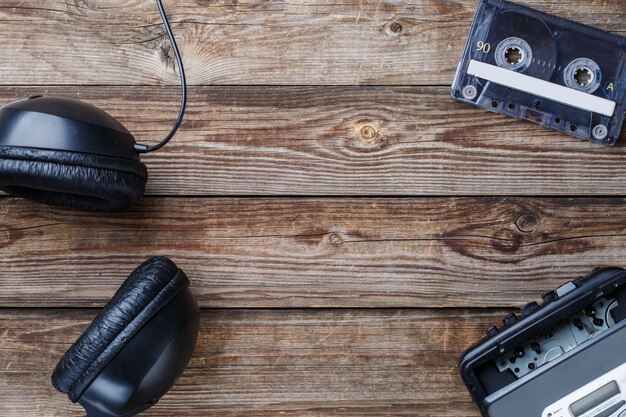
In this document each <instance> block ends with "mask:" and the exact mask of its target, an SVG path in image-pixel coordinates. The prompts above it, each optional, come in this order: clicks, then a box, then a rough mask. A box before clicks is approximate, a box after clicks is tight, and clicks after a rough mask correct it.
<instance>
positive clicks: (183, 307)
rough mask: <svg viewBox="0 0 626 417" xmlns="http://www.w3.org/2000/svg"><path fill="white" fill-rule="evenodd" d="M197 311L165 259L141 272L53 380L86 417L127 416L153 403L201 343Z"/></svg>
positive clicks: (154, 260)
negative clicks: (83, 410) (198, 340)
mask: <svg viewBox="0 0 626 417" xmlns="http://www.w3.org/2000/svg"><path fill="white" fill-rule="evenodd" d="M198 325H199V309H198V304H197V303H196V300H195V299H194V296H193V294H192V293H191V291H190V290H189V280H188V279H187V276H186V275H185V273H184V272H183V271H182V270H180V269H178V267H177V266H176V265H175V264H174V263H173V262H172V261H170V260H169V259H167V258H163V257H156V258H152V259H150V260H148V261H146V262H144V263H143V264H142V265H141V266H139V267H138V268H137V269H136V270H135V271H134V272H133V273H132V274H131V275H130V277H129V278H128V279H127V280H126V281H125V282H124V284H123V285H122V287H121V288H120V289H119V291H118V292H117V293H116V294H115V296H114V297H113V298H112V299H111V301H109V303H108V304H107V305H106V307H104V309H103V310H102V311H101V312H100V314H99V315H98V316H97V317H96V319H95V320H94V321H93V323H91V325H90V326H89V327H88V328H87V330H85V332H84V333H83V335H82V336H81V337H80V338H79V339H78V340H77V341H76V343H74V345H73V346H72V347H71V348H70V349H69V350H68V351H67V352H66V353H65V355H63V358H62V359H61V361H60V362H59V364H58V365H57V366H56V369H55V370H54V373H53V375H52V384H53V385H54V387H55V388H56V389H58V390H59V391H61V392H63V393H65V394H67V395H68V397H69V398H70V400H71V401H72V402H75V403H79V404H80V405H82V406H83V408H85V410H86V411H87V416H86V417H130V416H134V415H136V414H138V413H140V412H142V411H144V410H146V409H148V408H150V407H152V406H153V405H154V404H156V403H157V401H158V400H159V399H160V398H161V397H162V396H163V395H165V393H166V392H167V391H168V390H169V389H170V388H171V387H172V385H174V382H175V381H176V379H177V378H178V377H179V376H180V375H181V374H182V373H183V371H184V369H185V367H186V366H187V364H188V362H189V360H190V359H191V355H192V353H193V350H194V348H195V345H196V340H197V337H198Z"/></svg>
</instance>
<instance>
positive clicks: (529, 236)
mask: <svg viewBox="0 0 626 417" xmlns="http://www.w3.org/2000/svg"><path fill="white" fill-rule="evenodd" d="M0 246H1V248H2V249H1V250H2V257H1V259H0V306H15V307H23V306H34V307H41V306H68V307H77V306H98V305H102V303H103V302H104V301H105V300H107V299H108V298H109V297H110V296H111V295H112V293H113V292H114V291H115V290H116V289H117V287H118V286H119V285H120V283H121V282H122V280H123V279H124V278H125V277H126V276H127V275H128V274H129V273H130V271H131V270H132V269H133V268H134V267H136V266H137V265H138V264H139V263H140V262H141V261H143V260H145V259H147V258H148V257H150V256H154V255H168V256H170V257H172V258H173V259H174V260H175V261H176V262H177V263H178V264H179V265H180V266H181V267H182V268H183V269H184V270H185V271H186V272H187V274H188V275H189V277H190V278H191V280H192V281H193V284H194V292H195V293H196V295H197V296H198V298H199V301H200V304H201V305H203V306H205V307H262V306H265V307H319V306H326V307H350V306H352V307H466V306H470V307H483V306H490V307H498V306H512V305H522V304H524V303H525V302H527V301H530V300H532V299H537V298H539V297H540V294H542V293H543V292H545V291H547V290H551V289H553V288H556V287H557V286H559V285H560V284H562V283H563V282H564V281H566V280H569V279H572V278H575V277H577V276H579V275H584V274H588V273H590V272H591V270H592V269H593V268H595V267H601V266H612V265H614V266H626V264H625V261H624V260H625V259H626V204H624V200H623V199H524V198H509V199H496V198H485V199H480V198H478V199H476V198H461V199H252V200H251V199H201V198H198V199H171V198H170V199H168V198H165V199H163V198H150V199H147V200H146V201H144V202H143V203H142V204H141V205H140V206H139V207H138V208H136V209H134V210H132V211H129V212H126V213H122V214H110V215H99V214H89V213H79V212H68V211H67V210H57V209H51V208H49V207H44V206H39V205H36V204H31V203H28V202H24V201H22V200H19V199H12V198H5V199H2V200H0Z"/></svg>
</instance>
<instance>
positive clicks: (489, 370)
mask: <svg viewBox="0 0 626 417" xmlns="http://www.w3.org/2000/svg"><path fill="white" fill-rule="evenodd" d="M503 323H504V326H503V327H502V328H500V329H498V328H497V327H496V326H493V327H491V328H489V329H488V330H487V335H488V337H487V338H486V339H485V340H483V341H482V342H480V343H479V344H477V345H475V346H474V347H472V348H470V349H469V350H468V351H467V352H466V353H465V355H464V356H463V358H462V360H461V365H460V368H461V376H462V378H463V381H464V382H465V385H466V387H467V389H468V391H469V392H470V394H471V396H472V399H473V400H474V402H475V403H476V404H477V406H478V408H479V409H480V411H481V412H482V414H483V416H485V417H626V270H624V269H621V268H607V269H601V270H598V271H596V272H594V273H593V274H592V275H590V276H588V277H586V278H582V279H578V280H575V281H572V282H568V283H567V284H565V285H563V286H561V287H560V288H558V289H557V290H555V291H551V292H548V293H546V294H545V295H544V296H543V302H542V303H541V305H540V304H539V303H537V302H532V303H530V304H527V305H526V306H524V307H523V308H522V309H521V311H520V312H519V314H515V313H513V314H510V315H508V316H507V317H505V318H504V320H503Z"/></svg>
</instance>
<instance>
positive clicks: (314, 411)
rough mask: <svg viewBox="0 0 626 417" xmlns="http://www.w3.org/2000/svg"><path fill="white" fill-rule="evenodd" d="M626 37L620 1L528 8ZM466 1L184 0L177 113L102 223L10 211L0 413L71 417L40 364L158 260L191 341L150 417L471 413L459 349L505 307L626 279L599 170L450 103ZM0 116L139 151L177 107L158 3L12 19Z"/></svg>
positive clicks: (87, 216) (553, 142) (22, 3)
mask: <svg viewBox="0 0 626 417" xmlns="http://www.w3.org/2000/svg"><path fill="white" fill-rule="evenodd" d="M519 2H520V3H523V4H526V5H529V6H532V7H536V8H539V9H541V10H544V11H547V12H551V13H555V14H558V15H562V16H564V17H568V18H572V19H576V20H579V21H582V22H584V23H588V24H592V25H596V26H599V27H600V28H603V29H607V30H611V31H614V32H618V33H622V34H626V25H625V24H624V22H626V3H624V1H623V0H606V1H603V2H593V3H592V2H587V3H588V4H585V2H580V1H577V0H548V1H540V0H519ZM475 5H476V4H475V1H474V0H413V1H391V0H380V1H378V0H377V1H367V0H363V1H356V0H348V1H344V2H337V3H335V2H331V1H319V2H314V1H291V2H284V1H278V0H277V1H263V0H246V1H236V0H216V1H206V0H202V1H201V0H178V1H174V0H172V1H166V7H167V9H168V11H169V14H170V17H171V19H172V21H173V26H174V29H175V32H176V34H177V37H178V39H179V40H180V45H181V47H182V49H183V51H184V58H185V62H186V65H187V69H188V75H189V80H190V83H191V84H193V86H192V87H191V88H190V106H189V112H188V115H187V119H186V121H185V124H184V127H183V130H182V132H181V133H180V135H179V136H178V137H177V138H176V139H175V140H174V142H173V143H172V144H171V145H170V146H169V147H167V148H165V149H164V150H163V151H161V152H158V153H155V154H152V155H149V156H147V157H146V158H145V159H144V161H145V162H146V163H147V164H148V166H149V170H150V182H149V185H148V191H147V194H148V196H147V198H146V199H145V200H144V201H143V202H142V203H141V204H140V205H139V206H138V207H137V208H135V209H133V210H130V211H128V212H124V213H117V214H93V213H81V212H71V211H66V210H60V209H54V208H50V207H44V206H40V205H37V204H33V203H30V202H25V201H23V200H21V199H17V198H13V197H10V196H5V197H2V198H1V199H0V223H1V226H0V246H1V254H2V255H1V257H0V268H1V269H0V415H1V416H11V417H31V416H67V415H79V414H80V409H79V408H78V407H76V406H72V405H71V404H68V401H67V398H65V397H64V396H63V395H61V394H59V393H57V392H56V391H54V389H53V388H52V387H51V385H50V383H49V377H50V373H51V371H52V369H53V367H54V365H55V364H56V361H57V360H58V359H59V357H60V356H61V355H62V353H63V352H64V351H65V350H66V349H67V348H68V347H69V346H70V344H71V343H72V341H73V340H74V339H75V338H76V337H77V336H78V335H79V334H80V333H81V332H82V330H83V329H84V328H85V327H86V325H87V324H88V322H89V321H90V320H91V319H92V318H93V317H94V316H95V314H96V313H97V311H98V309H99V308H100V307H101V306H102V305H103V304H104V303H105V302H106V301H107V300H108V298H109V297H110V296H111V295H112V294H113V293H114V292H115V290H116V289H117V287H118V286H119V285H120V283H121V282H122V281H123V280H124V279H125V278H126V276H127V275H128V273H130V271H131V270H132V269H134V267H135V266H137V265H138V264H139V263H140V262H141V261H142V260H145V259H146V258H148V257H150V256H152V255H157V254H160V255H168V256H170V257H171V258H172V259H173V260H175V261H176V262H177V263H178V264H179V266H180V267H182V268H183V269H184V270H185V271H186V272H187V274H188V275H189V277H190V278H191V280H192V281H193V289H194V292H195V294H196V296H197V298H198V300H199V303H200V304H201V306H202V308H203V311H202V325H201V332H200V339H199V343H198V347H197V351H196V353H195V356H194V358H193V359H192V361H191V364H190V367H189V369H188V370H187V372H186V373H185V375H184V377H183V378H182V379H181V380H180V381H179V383H178V385H177V386H176V387H175V388H174V389H173V390H172V391H171V392H170V394H169V395H168V396H167V397H166V398H164V399H163V400H162V402H161V403H160V404H159V406H158V407H156V408H154V409H153V410H152V411H150V412H148V413H146V414H145V415H146V416H209V415H210V416H277V415H298V416H327V415H333V416H419V417H435V416H437V417H443V416H448V417H463V416H467V417H477V416H478V413H477V411H476V410H475V408H474V406H473V404H472V403H471V401H470V399H469V396H468V395H467V394H466V392H465V389H464V387H463V385H462V383H461V381H460V379H459V376H458V369H457V363H458V360H459V357H460V355H461V353H462V352H463V350H464V349H465V348H467V347H468V346H469V345H470V344H472V343H473V342H475V341H476V340H477V339H479V338H480V337H481V336H482V335H483V331H484V329H485V328H486V327H487V326H488V325H489V324H491V323H494V322H498V321H499V320H500V318H501V317H502V316H503V315H504V314H505V313H506V312H509V311H511V309H512V308H514V307H515V308H516V307H519V306H520V305H522V304H524V303H526V302H528V301H531V300H535V299H537V298H538V297H539V296H540V294H542V293H543V292H545V291H546V290H549V289H553V288H554V287H556V286H558V285H559V284H561V283H562V282H564V281H566V280H569V279H571V278H573V277H576V276H579V275H585V274H587V273H589V272H590V271H591V270H592V269H593V268H594V267H597V266H608V265H616V266H625V265H626V261H625V260H624V258H625V256H626V204H625V202H624V198H623V195H624V193H625V190H626V148H625V144H626V135H622V138H621V143H620V144H619V145H618V146H617V147H615V148H612V149H608V148H604V147H601V146H597V145H594V144H591V143H585V142H582V141H578V140H575V139H572V138H569V137H566V136H562V135H559V134H556V133H553V132H551V131H548V130H545V129H543V128H540V127H537V126H534V125H531V124H528V123H523V122H518V121H514V120H512V119H507V118H505V117H501V116H498V115H493V114H489V113H486V112H484V111H481V110H478V109H474V108H472V107H469V106H466V105H462V104H458V103H455V102H454V101H452V100H451V98H450V97H449V85H450V84H451V81H452V78H453V76H454V71H455V67H456V65H457V63H458V60H459V58H460V56H461V52H462V49H463V47H464V44H465V37H466V35H467V33H468V31H469V26H470V23H471V19H472V16H473V12H474V8H475ZM0 50H1V51H2V52H1V55H0V84H1V85H0V100H1V101H2V102H4V101H7V100H10V99H14V98H18V97H22V96H26V95H31V94H39V93H43V94H47V95H61V96H66V97H74V98H80V99H83V100H86V101H89V102H91V103H94V104H96V105H98V106H100V107H102V108H103V109H106V110H107V111H109V112H110V113H111V114H112V115H114V116H115V117H117V118H119V119H120V120H121V121H122V122H123V123H124V124H125V125H126V126H127V127H128V128H129V129H130V130H131V131H133V132H135V133H136V134H137V137H138V139H139V140H140V141H142V142H156V141H157V140H158V139H160V138H161V137H162V136H163V135H164V134H165V133H166V132H167V131H168V130H169V128H170V125H171V122H172V121H173V118H174V116H175V113H176V110H177V105H178V100H179V95H178V87H177V83H178V79H177V75H176V73H175V71H174V66H173V59H172V53H171V49H170V47H169V45H168V43H167V40H166V38H165V37H164V30H163V27H162V26H161V24H160V20H159V16H158V13H157V10H156V8H155V5H154V1H151V0H133V1H130V0H106V1H104V0H97V1H96V0H94V1H65V0H64V1H61V0H2V3H1V4H0Z"/></svg>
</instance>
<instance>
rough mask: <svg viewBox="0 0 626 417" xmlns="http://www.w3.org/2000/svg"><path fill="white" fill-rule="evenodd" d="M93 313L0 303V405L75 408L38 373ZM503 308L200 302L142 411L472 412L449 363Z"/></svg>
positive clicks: (51, 411)
mask: <svg viewBox="0 0 626 417" xmlns="http://www.w3.org/2000/svg"><path fill="white" fill-rule="evenodd" d="M94 314H95V313H94V312H93V311H77V310H66V311H63V310H45V311H42V310H15V311H13V310H0V364H2V365H0V414H1V415H4V416H12V417H27V416H28V417H31V416H33V415H37V416H42V417H56V416H59V417H60V416H64V417H65V416H67V415H80V409H79V408H78V407H76V406H72V405H71V404H70V403H69V401H67V398H66V397H64V396H63V395H62V394H59V393H57V392H56V391H54V389H53V388H52V386H51V385H50V383H49V375H50V373H51V372H52V369H53V368H54V365H55V364H56V362H57V361H58V359H59V358H60V356H61V355H62V354H63V352H64V351H65V350H66V349H67V348H68V347H69V345H70V344H71V342H72V341H73V340H74V339H75V338H76V337H78V335H79V334H80V332H81V331H82V330H83V329H84V328H85V327H86V326H87V324H88V323H89V321H90V320H91V319H92V317H93V316H94ZM503 314H504V313H503V312H494V311H480V310H475V311H472V310H470V311H463V310H449V311H430V310H424V311H420V310H404V311H398V310H361V311H355V310H326V311H325V310H287V311H285V310H283V311H280V310H278V311H277V310H274V311H267V310H244V311H236V310H234V311H232V310H231V311H204V312H203V313H202V320H201V329H200V337H199V341H198V345H197V348H196V352H195V354H194V358H193V359H192V361H191V363H190V366H189V368H188V370H187V371H186V373H185V374H184V376H183V377H182V378H181V380H180V381H179V383H178V384H177V385H176V386H175V388H174V389H173V390H172V391H171V392H170V393H169V394H168V395H167V396H166V397H165V398H164V399H163V400H162V402H161V403H160V404H159V405H158V406H157V407H155V408H153V410H152V411H150V412H148V413H146V414H145V415H146V417H147V416H172V415H180V416H183V415H184V416H206V415H219V416H249V415H254V416H276V415H298V416H331V415H332V416H364V415H367V416H391V415H393V416H412V417H432V416H438V417H477V416H478V415H479V414H478V412H477V411H476V410H475V408H474V406H473V404H472V403H471V400H470V398H469V395H468V394H467V393H466V391H465V388H464V387H463V384H462V382H461V381H460V377H459V376H458V369H457V363H458V360H459V358H460V356H461V354H462V352H463V351H464V349H465V348H467V347H468V346H469V345H470V344H472V343H474V342H475V341H477V340H478V339H479V338H481V337H482V335H483V331H484V328H485V327H486V326H487V325H488V324H489V323H492V322H494V321H496V320H497V321H499V319H500V318H501V317H502V315H503Z"/></svg>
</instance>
